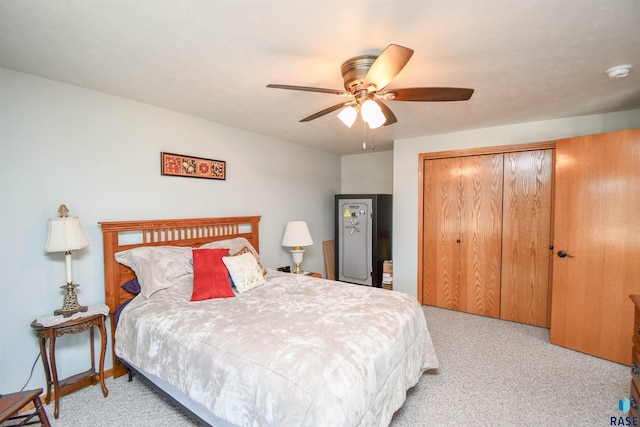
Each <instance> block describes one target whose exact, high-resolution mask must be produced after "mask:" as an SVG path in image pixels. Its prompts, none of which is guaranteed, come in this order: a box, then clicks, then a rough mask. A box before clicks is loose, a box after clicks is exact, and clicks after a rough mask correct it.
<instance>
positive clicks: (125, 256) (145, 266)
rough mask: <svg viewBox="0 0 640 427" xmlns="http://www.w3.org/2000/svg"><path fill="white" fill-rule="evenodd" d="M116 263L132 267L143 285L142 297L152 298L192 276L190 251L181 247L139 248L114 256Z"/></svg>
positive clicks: (141, 286)
mask: <svg viewBox="0 0 640 427" xmlns="http://www.w3.org/2000/svg"><path fill="white" fill-rule="evenodd" d="M115 258H116V261H118V262H119V263H120V264H124V265H126V266H127V267H130V268H131V269H132V270H133V272H134V273H135V274H136V277H137V278H138V283H140V288H141V291H140V293H141V294H142V295H143V296H144V297H145V298H149V297H150V296H151V295H152V294H153V293H154V292H156V291H159V290H161V289H166V288H168V287H171V286H173V285H174V284H176V283H177V282H178V281H179V279H181V278H183V277H184V276H186V275H189V274H193V266H192V265H191V263H190V260H191V248H189V247H181V246H140V247H138V248H133V249H128V250H126V251H122V252H118V253H116V254H115Z"/></svg>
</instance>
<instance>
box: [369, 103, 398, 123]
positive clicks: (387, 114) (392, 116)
mask: <svg viewBox="0 0 640 427" xmlns="http://www.w3.org/2000/svg"><path fill="white" fill-rule="evenodd" d="M374 101H375V103H376V104H378V105H379V106H380V108H381V109H382V114H384V116H385V117H386V118H387V121H386V122H384V125H383V126H389V125H392V124H394V123H396V122H397V121H398V119H396V115H395V114H393V111H391V109H390V108H389V107H387V106H386V104H385V103H384V102H382V101H379V100H377V99H374Z"/></svg>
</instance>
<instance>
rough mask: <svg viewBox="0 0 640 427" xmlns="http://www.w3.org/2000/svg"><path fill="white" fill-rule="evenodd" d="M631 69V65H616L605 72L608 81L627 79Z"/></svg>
mask: <svg viewBox="0 0 640 427" xmlns="http://www.w3.org/2000/svg"><path fill="white" fill-rule="evenodd" d="M632 68H633V66H631V65H616V66H615V67H611V68H609V69H608V70H607V75H608V76H609V78H610V79H621V78H623V77H627V76H628V75H629V73H630V72H631V69H632Z"/></svg>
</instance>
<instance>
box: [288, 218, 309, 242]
mask: <svg viewBox="0 0 640 427" xmlns="http://www.w3.org/2000/svg"><path fill="white" fill-rule="evenodd" d="M311 245H313V240H312V239H311V233H309V227H307V223H306V222H305V221H290V222H289V223H288V224H287V228H286V229H285V230H284V236H283V237H282V246H290V247H302V246H311Z"/></svg>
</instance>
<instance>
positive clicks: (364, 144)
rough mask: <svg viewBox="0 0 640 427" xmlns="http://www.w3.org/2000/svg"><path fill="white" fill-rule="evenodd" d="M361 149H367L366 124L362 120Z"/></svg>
mask: <svg viewBox="0 0 640 427" xmlns="http://www.w3.org/2000/svg"><path fill="white" fill-rule="evenodd" d="M362 149H363V150H366V149H367V125H366V124H365V122H364V120H363V121H362Z"/></svg>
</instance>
